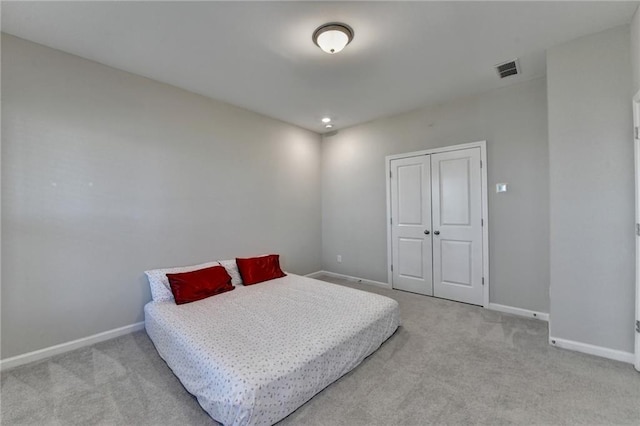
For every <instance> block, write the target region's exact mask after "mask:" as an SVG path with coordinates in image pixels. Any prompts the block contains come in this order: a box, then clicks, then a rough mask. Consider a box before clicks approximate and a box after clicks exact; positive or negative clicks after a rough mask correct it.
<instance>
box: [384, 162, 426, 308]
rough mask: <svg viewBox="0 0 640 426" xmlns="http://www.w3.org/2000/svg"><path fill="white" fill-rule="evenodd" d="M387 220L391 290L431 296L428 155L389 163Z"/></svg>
mask: <svg viewBox="0 0 640 426" xmlns="http://www.w3.org/2000/svg"><path fill="white" fill-rule="evenodd" d="M391 220H392V224H391V249H392V256H393V260H392V265H393V275H392V278H393V288H396V289H399V290H405V291H411V292H414V293H420V294H426V295H429V296H431V295H433V284H432V283H433V278H432V277H433V275H432V269H431V261H432V256H431V252H432V248H431V232H430V230H431V163H430V160H429V156H428V155H422V156H418V157H412V158H402V159H398V160H392V161H391ZM425 231H429V234H425Z"/></svg>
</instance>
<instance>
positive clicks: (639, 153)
mask: <svg viewBox="0 0 640 426" xmlns="http://www.w3.org/2000/svg"><path fill="white" fill-rule="evenodd" d="M632 104H633V133H634V134H633V150H634V156H633V157H634V169H635V187H636V199H635V207H636V209H635V210H636V229H635V234H636V236H635V239H636V300H635V302H636V309H635V318H634V323H635V324H634V325H635V327H634V333H633V334H634V339H635V343H634V347H635V350H634V352H635V362H634V367H635V368H636V370H638V371H640V134H638V133H639V132H640V130H639V128H640V90H639V91H638V93H636V94H635V96H634V97H633V101H632Z"/></svg>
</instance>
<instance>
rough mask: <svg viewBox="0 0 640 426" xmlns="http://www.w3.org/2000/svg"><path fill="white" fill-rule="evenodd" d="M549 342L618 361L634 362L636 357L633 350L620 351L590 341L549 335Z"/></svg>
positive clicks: (559, 346)
mask: <svg viewBox="0 0 640 426" xmlns="http://www.w3.org/2000/svg"><path fill="white" fill-rule="evenodd" d="M549 344H550V345H551V346H556V347H558V348H562V349H569V350H572V351H577V352H582V353H585V354H589V355H595V356H600V357H603V358H609V359H613V360H616V361H622V362H626V363H629V364H633V363H634V361H635V357H634V355H633V354H632V353H631V352H624V351H619V350H617V349H609V348H605V347H602V346H595V345H590V344H589V343H581V342H575V341H573V340H566V339H559V338H557V337H552V336H549Z"/></svg>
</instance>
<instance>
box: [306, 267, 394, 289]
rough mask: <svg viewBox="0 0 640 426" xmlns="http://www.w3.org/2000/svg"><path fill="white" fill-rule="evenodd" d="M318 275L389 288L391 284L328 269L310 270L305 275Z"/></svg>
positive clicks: (313, 276)
mask: <svg viewBox="0 0 640 426" xmlns="http://www.w3.org/2000/svg"><path fill="white" fill-rule="evenodd" d="M320 275H328V276H330V277H334V278H342V279H344V280H348V281H354V282H358V283H363V284H368V285H374V286H376V287H384V288H389V289H390V288H391V286H390V285H389V284H387V283H383V282H380V281H373V280H367V279H365V278H359V277H352V276H351V275H344V274H338V273H336V272H329V271H317V272H312V273H310V274H307V275H305V276H307V277H310V278H316V277H318V276H320Z"/></svg>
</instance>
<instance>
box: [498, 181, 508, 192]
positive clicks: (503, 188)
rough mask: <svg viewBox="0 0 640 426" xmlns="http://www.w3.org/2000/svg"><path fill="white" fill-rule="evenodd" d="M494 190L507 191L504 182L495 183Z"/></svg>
mask: <svg viewBox="0 0 640 426" xmlns="http://www.w3.org/2000/svg"><path fill="white" fill-rule="evenodd" d="M496 192H507V184H506V183H497V184H496Z"/></svg>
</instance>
